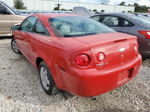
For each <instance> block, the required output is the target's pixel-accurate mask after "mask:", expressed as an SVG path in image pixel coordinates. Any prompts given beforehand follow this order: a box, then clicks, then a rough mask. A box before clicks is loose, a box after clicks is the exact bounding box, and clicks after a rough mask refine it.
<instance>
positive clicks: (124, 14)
mask: <svg viewBox="0 0 150 112" xmlns="http://www.w3.org/2000/svg"><path fill="white" fill-rule="evenodd" d="M98 15H112V16H119V17H129V16H131V15H132V14H130V13H101V14H97V15H94V16H98Z"/></svg>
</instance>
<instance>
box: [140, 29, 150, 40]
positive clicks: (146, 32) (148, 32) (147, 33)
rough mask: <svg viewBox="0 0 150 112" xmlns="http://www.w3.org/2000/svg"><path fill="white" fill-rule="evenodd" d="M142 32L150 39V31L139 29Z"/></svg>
mask: <svg viewBox="0 0 150 112" xmlns="http://www.w3.org/2000/svg"><path fill="white" fill-rule="evenodd" d="M138 32H139V33H140V34H142V35H144V36H145V37H146V38H147V39H150V31H142V30H140V31H138Z"/></svg>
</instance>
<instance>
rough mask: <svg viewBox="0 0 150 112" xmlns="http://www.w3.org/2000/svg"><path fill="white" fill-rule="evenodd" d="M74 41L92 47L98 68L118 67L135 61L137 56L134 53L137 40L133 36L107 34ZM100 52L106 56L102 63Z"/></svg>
mask: <svg viewBox="0 0 150 112" xmlns="http://www.w3.org/2000/svg"><path fill="white" fill-rule="evenodd" d="M74 39H76V40H78V41H81V42H84V43H86V44H88V45H89V46H90V48H91V53H92V56H93V59H94V63H95V67H96V68H104V69H111V68H114V67H118V66H121V65H122V64H125V63H127V62H129V61H131V60H133V59H134V58H135V56H136V55H137V54H136V53H135V51H134V46H137V39H136V37H135V36H132V35H127V34H123V33H107V34H99V35H94V36H87V37H81V38H74ZM100 52H103V53H104V54H105V60H104V61H102V62H100V61H98V59H97V55H98V53H100Z"/></svg>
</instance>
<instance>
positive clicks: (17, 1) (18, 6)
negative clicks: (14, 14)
mask: <svg viewBox="0 0 150 112" xmlns="http://www.w3.org/2000/svg"><path fill="white" fill-rule="evenodd" d="M14 7H15V8H16V9H27V7H25V6H24V3H23V2H22V0H14Z"/></svg>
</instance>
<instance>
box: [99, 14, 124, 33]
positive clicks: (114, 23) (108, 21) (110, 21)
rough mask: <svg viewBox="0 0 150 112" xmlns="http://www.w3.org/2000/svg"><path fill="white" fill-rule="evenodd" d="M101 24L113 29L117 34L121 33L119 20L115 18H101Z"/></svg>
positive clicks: (109, 16)
mask: <svg viewBox="0 0 150 112" xmlns="http://www.w3.org/2000/svg"><path fill="white" fill-rule="evenodd" d="M101 22H102V23H103V24H105V25H107V26H108V27H111V28H113V29H114V30H116V31H118V32H123V29H122V26H121V24H122V23H121V22H122V21H121V18H120V17H117V16H111V15H105V16H103V19H102V20H101Z"/></svg>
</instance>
